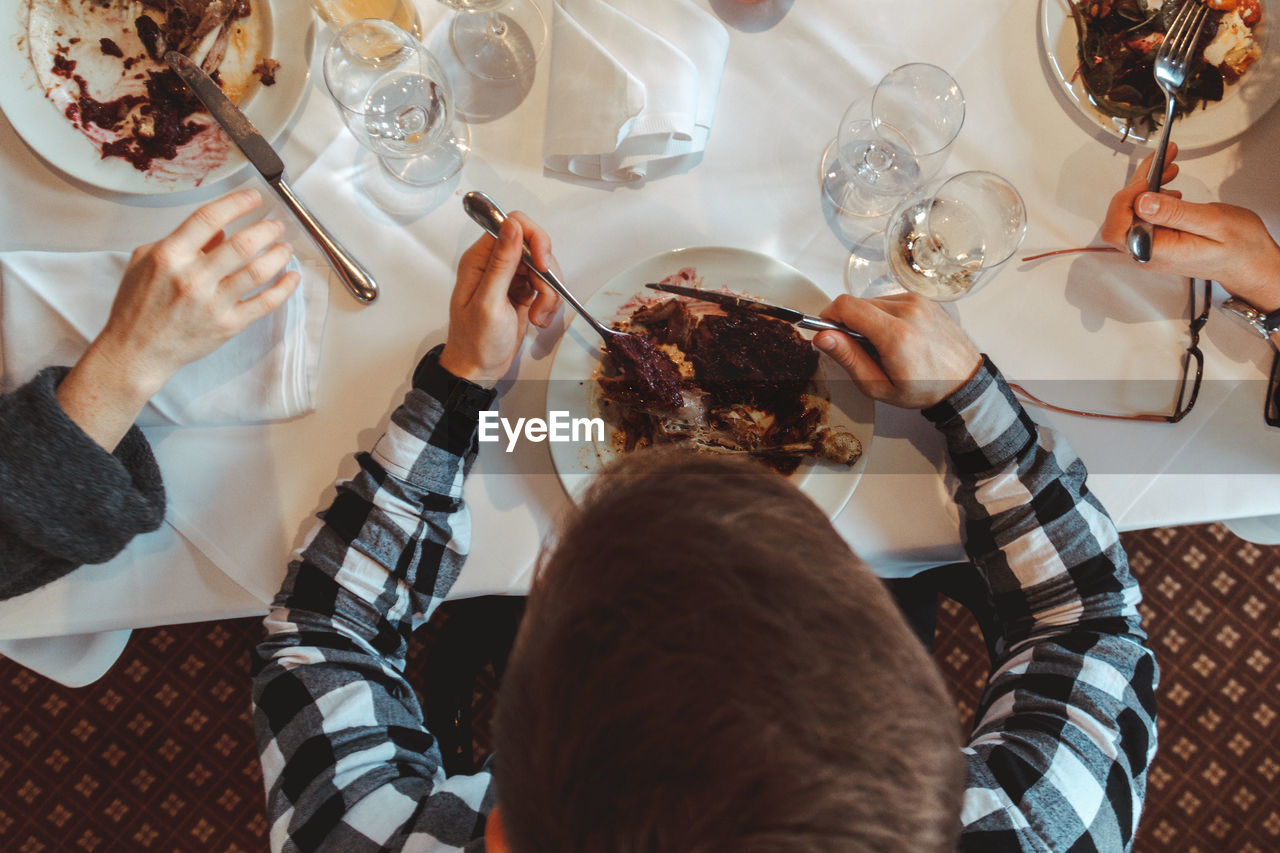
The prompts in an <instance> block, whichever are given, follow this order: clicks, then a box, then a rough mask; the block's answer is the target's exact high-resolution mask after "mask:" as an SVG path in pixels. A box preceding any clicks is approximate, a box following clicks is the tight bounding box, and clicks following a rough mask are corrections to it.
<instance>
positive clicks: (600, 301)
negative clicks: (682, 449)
mask: <svg viewBox="0 0 1280 853" xmlns="http://www.w3.org/2000/svg"><path fill="white" fill-rule="evenodd" d="M684 267H694V268H696V269H697V271H698V275H699V276H701V277H702V278H703V286H704V287H706V288H707V289H709V290H714V289H717V288H728V289H729V290H731V291H733V292H735V293H739V294H742V295H744V296H752V297H756V298H759V299H763V300H765V301H767V302H773V303H775V304H778V305H785V306H787V307H788V308H798V309H799V310H801V311H805V312H808V313H812V314H816V313H818V312H819V311H821V310H822V309H823V308H824V307H825V306H826V305H827V304H828V303H829V302H830V301H831V300H830V298H829V297H827V295H826V294H825V293H823V291H822V289H821V288H820V287H818V286H817V285H816V284H814V283H813V282H812V281H810V280H809V279H808V278H806V277H805V276H804V275H803V274H802V273H800V272H799V271H798V270H796V269H794V268H793V267H791V266H788V265H787V264H784V263H783V262H782V261H779V260H776V259H774V258H771V257H769V256H768V255H762V254H760V253H758V252H751V251H747V250H746V249H732V248H721V247H702V248H692V249H676V250H673V251H670V252H663V253H662V254H660V255H655V256H654V257H652V258H649V259H648V260H645V261H641V262H640V263H638V264H636V265H635V266H633V267H631V268H630V269H628V270H625V271H624V272H621V273H619V274H618V275H616V276H614V277H613V278H612V279H610V280H609V281H608V282H607V283H606V284H605V285H604V287H602V288H601V289H600V291H599V292H598V293H596V295H595V296H593V297H591V299H589V300H588V301H587V303H586V308H587V310H588V311H590V312H591V314H592V316H594V317H596V318H597V319H599V320H600V321H601V322H602V323H605V324H606V325H607V324H609V323H611V322H613V321H614V320H615V319H617V318H618V312H619V310H620V309H621V308H622V307H623V306H624V305H626V303H627V302H629V301H630V300H631V299H632V298H634V297H636V296H637V295H641V294H647V295H652V293H653V292H652V291H650V290H647V289H645V286H644V285H645V284H646V283H648V282H654V281H661V280H662V279H664V278H666V277H667V276H669V275H672V274H674V273H677V272H679V271H680V270H681V269H683V268H684ZM599 368H600V336H599V335H598V334H596V333H595V332H594V331H593V330H592V329H591V327H590V326H588V325H587V324H586V321H584V320H583V319H582V318H581V317H575V318H574V320H573V322H572V323H570V324H569V328H568V329H567V330H566V331H565V334H564V336H563V337H562V338H561V339H560V343H559V345H558V346H557V348H556V352H555V355H554V356H553V358H552V361H551V377H550V381H549V382H548V384H547V411H548V413H550V412H556V411H562V412H569V413H571V416H572V417H601V416H602V410H601V399H600V393H599V385H598V384H597V383H596V381H595V377H596V375H597V373H598V371H599ZM818 384H819V386H820V387H825V388H826V390H827V391H828V392H829V393H830V395H831V405H830V408H829V409H828V412H827V423H828V424H830V425H831V426H833V427H839V428H842V429H845V430H848V431H849V432H852V433H853V434H854V435H855V436H857V438H858V440H859V441H861V442H862V456H861V458H859V459H858V461H857V462H855V463H854V464H853V465H852V466H847V465H837V464H834V463H830V462H822V461H817V460H812V459H806V460H805V461H804V462H803V463H801V465H800V467H799V468H798V469H796V472H795V473H794V474H792V475H791V480H792V482H794V483H795V484H796V485H797V486H799V487H800V491H802V492H804V493H805V494H806V495H808V496H809V498H810V499H811V500H812V501H813V502H814V503H816V504H817V505H818V507H819V508H821V509H822V511H823V512H825V513H826V514H827V517H829V518H835V517H836V516H837V515H838V514H839V513H840V510H841V509H843V508H844V505H845V503H847V502H848V500H849V497H850V496H851V495H852V494H853V490H854V489H855V488H856V487H857V485H858V481H859V480H860V479H861V478H862V472H863V470H864V469H865V468H866V467H867V458H868V456H869V455H870V453H871V439H872V436H873V435H874V433H875V404H874V403H873V402H872V401H871V399H870V398H868V397H866V396H865V395H864V394H862V393H861V392H860V391H858V389H857V388H856V387H855V386H854V384H853V383H852V382H851V381H849V379H848V376H847V375H846V374H845V373H844V371H843V370H842V369H841V368H840V367H838V366H837V365H836V364H835V362H833V361H831V360H830V359H828V358H827V357H826V356H820V357H819V361H818ZM610 428H611V427H610ZM604 438H605V440H604V442H577V443H573V442H561V443H556V442H548V446H549V447H550V449H551V460H552V462H553V463H554V464H555V467H556V473H557V474H559V476H560V481H561V483H563V484H564V487H565V490H566V491H567V492H568V493H569V494H570V496H572V497H574V499H575V500H576V499H577V496H578V495H579V494H580V493H581V491H582V490H583V489H584V488H586V486H587V484H588V483H589V482H590V480H591V478H592V477H594V476H595V474H596V473H597V472H599V471H600V470H601V469H602V468H603V467H604V466H605V465H607V464H608V463H609V462H610V461H611V460H612V459H613V458H614V457H615V455H616V454H617V453H618V452H619V451H618V450H617V449H616V448H615V447H614V446H613V445H612V444H611V442H610V440H609V438H610V437H609V435H607V434H606V435H605V437H604Z"/></svg>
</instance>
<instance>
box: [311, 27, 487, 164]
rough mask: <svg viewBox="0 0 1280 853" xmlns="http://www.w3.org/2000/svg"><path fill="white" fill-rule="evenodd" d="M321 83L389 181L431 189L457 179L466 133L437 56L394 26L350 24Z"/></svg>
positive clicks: (331, 52) (337, 39)
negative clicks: (377, 161) (389, 177)
mask: <svg viewBox="0 0 1280 853" xmlns="http://www.w3.org/2000/svg"><path fill="white" fill-rule="evenodd" d="M324 82H325V85H326V86H327V87H328V89H329V94H330V95H331V96H332V97H333V100H334V101H335V102H336V103H337V105H338V109H339V110H340V111H341V113H342V119H343V121H344V122H345V123H346V125H347V128H348V129H349V130H350V131H351V133H352V135H353V136H355V138H356V140H357V141H359V142H360V144H361V145H363V146H365V147H366V148H368V149H369V150H370V151H372V152H374V153H375V154H377V155H378V159H379V160H381V161H382V165H383V166H384V167H385V168H386V169H387V171H388V172H390V173H391V174H392V175H393V176H394V177H396V178H398V179H400V180H401V181H404V182H405V183H408V184H413V185H415V186H420V187H422V186H431V185H433V184H438V183H440V182H441V181H446V180H448V179H449V178H451V177H453V176H454V175H456V174H457V173H458V170H459V169H461V168H462V164H463V163H465V162H466V159H467V154H468V153H469V152H470V151H471V132H470V130H469V129H468V128H467V125H466V123H465V122H463V121H462V120H461V119H460V118H458V117H457V116H456V115H455V113H454V102H453V90H452V89H451V88H450V86H449V79H448V78H447V77H446V76H445V73H444V69H443V68H441V67H440V63H439V62H437V61H436V58H435V57H434V56H432V55H431V53H430V52H429V51H428V50H427V49H426V48H425V47H423V46H422V43H421V42H419V41H418V40H417V39H415V38H414V37H413V36H411V35H409V33H407V32H405V31H404V30H402V29H401V28H400V27H397V26H396V25H395V24H393V23H391V22H389V21H384V20H378V19H365V20H359V21H354V22H352V23H350V24H347V25H346V26H345V27H343V28H342V29H341V30H339V31H338V34H337V35H336V36H334V38H333V42H332V43H330V45H329V49H328V50H327V51H325V56H324Z"/></svg>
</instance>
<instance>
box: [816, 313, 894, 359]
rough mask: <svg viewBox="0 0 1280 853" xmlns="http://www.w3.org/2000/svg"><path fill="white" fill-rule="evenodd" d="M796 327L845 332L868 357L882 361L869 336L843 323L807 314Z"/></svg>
mask: <svg viewBox="0 0 1280 853" xmlns="http://www.w3.org/2000/svg"><path fill="white" fill-rule="evenodd" d="M796 325H797V326H799V327H800V328H802V329H816V330H819V331H823V330H826V331H832V332H844V333H845V334H846V335H848V336H849V337H851V338H853V342H854V343H856V344H857V345H858V346H860V347H862V348H863V349H864V350H866V352H867V355H869V356H871V357H872V358H874V359H875V360H876V361H879V360H880V353H879V352H877V351H876V348H875V346H874V345H873V344H872V343H871V341H870V340H869V339H868V338H867V336H866V335H864V334H862V333H861V332H855V331H854V330H853V329H850V328H849V327H848V326H846V325H844V324H843V323H837V322H835V321H834V320H824V319H822V318H821V317H814V316H813V315H811V314H806V315H805V316H804V319H802V320H800V321H799V322H798V323H796Z"/></svg>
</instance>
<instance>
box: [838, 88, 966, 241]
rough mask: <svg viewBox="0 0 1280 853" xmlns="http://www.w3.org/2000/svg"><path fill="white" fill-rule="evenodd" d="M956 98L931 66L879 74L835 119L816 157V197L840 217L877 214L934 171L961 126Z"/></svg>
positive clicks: (961, 112)
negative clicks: (820, 194) (836, 122)
mask: <svg viewBox="0 0 1280 853" xmlns="http://www.w3.org/2000/svg"><path fill="white" fill-rule="evenodd" d="M964 107H965V104H964V93H962V92H961V91H960V86H959V85H957V83H956V81H955V80H953V79H952V77H951V75H950V74H948V73H947V72H945V71H943V70H942V69H941V68H939V67H938V66H936V65H930V64H928V63H925V62H913V63H911V64H909V65H902V66H899V67H898V68H895V69H894V70H893V71H890V72H889V73H888V74H886V75H885V77H884V79H882V80H881V81H880V82H879V83H878V84H876V87H875V89H873V90H872V91H871V92H869V93H867V94H865V95H863V96H861V97H859V98H857V99H856V100H854V102H853V103H852V104H850V105H849V108H848V109H847V110H845V114H844V117H843V118H841V119H840V128H839V130H838V131H837V132H836V138H835V139H834V140H833V141H832V142H831V143H830V144H829V145H828V146H827V148H826V150H825V151H824V152H823V153H822V166H821V171H820V175H821V179H822V192H823V194H824V195H825V196H826V198H827V201H829V202H830V203H831V204H832V205H833V206H834V207H835V209H836V210H838V211H840V213H842V214H844V215H846V216H853V217H860V218H867V219H871V218H876V217H881V216H884V215H885V214H886V213H888V212H889V211H890V210H892V209H893V208H894V206H896V205H897V204H898V202H900V201H902V199H903V198H904V197H905V196H906V195H907V193H909V192H911V191H912V190H914V189H915V188H916V187H918V186H920V184H922V183H924V182H925V181H927V180H928V179H929V178H930V177H932V176H933V175H935V174H937V172H938V170H939V169H940V168H941V167H942V163H943V161H944V160H945V159H946V155H947V149H948V147H949V146H950V145H951V143H952V141H953V140H954V139H955V138H956V136H957V135H958V134H959V133H960V127H961V125H963V124H964Z"/></svg>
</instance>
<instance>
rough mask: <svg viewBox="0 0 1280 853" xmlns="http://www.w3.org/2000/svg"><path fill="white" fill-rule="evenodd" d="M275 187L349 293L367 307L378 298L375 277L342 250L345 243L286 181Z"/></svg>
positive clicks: (273, 186)
mask: <svg viewBox="0 0 1280 853" xmlns="http://www.w3.org/2000/svg"><path fill="white" fill-rule="evenodd" d="M271 188H272V189H274V190H275V191H276V194H277V195H279V196H280V198H281V200H282V201H284V203H285V205H286V206H287V207H288V208H289V209H290V210H292V211H293V215H294V216H296V217H298V221H299V222H300V223H302V227H303V228H304V229H306V232H307V233H308V234H310V235H311V239H312V240H315V242H316V245H317V246H319V247H320V251H321V252H324V256H325V257H326V258H328V259H329V265H330V266H332V267H333V270H334V272H336V273H337V274H338V278H340V279H342V283H343V284H345V285H346V286H347V290H349V291H351V295H352V296H354V297H355V298H356V299H359V300H360V301H361V302H363V303H365V304H366V305H367V304H368V303H370V302H372V301H373V300H375V299H377V298H378V285H377V283H376V282H375V281H374V280H373V276H371V275H369V273H368V272H366V271H365V269H364V267H362V266H360V265H359V264H358V263H356V262H355V260H354V259H353V258H352V257H351V255H349V254H347V250H346V249H344V248H342V244H341V243H339V242H338V241H337V240H335V239H333V236H332V235H330V234H329V232H328V231H326V230H325V227H324V226H323V225H321V224H320V223H319V222H318V221H317V220H316V218H315V217H314V216H312V215H311V211H309V210H307V208H306V207H305V206H304V205H303V203H302V202H300V201H298V197H297V196H295V195H294V194H293V190H291V189H290V188H289V185H288V184H287V183H285V181H284V178H281V179H280V180H278V181H272V182H271Z"/></svg>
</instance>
